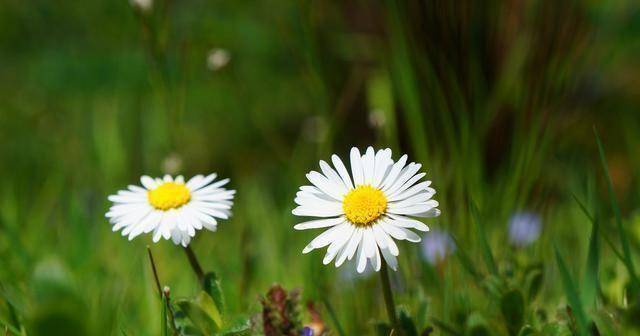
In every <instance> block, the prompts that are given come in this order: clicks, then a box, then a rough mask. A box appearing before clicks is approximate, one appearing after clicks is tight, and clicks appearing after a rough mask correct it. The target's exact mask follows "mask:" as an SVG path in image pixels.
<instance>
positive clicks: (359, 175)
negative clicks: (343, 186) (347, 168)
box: [350, 147, 364, 186]
mask: <svg viewBox="0 0 640 336" xmlns="http://www.w3.org/2000/svg"><path fill="white" fill-rule="evenodd" d="M350 156H351V174H352V175H353V184H354V185H355V186H359V185H361V184H364V171H363V170H362V156H360V151H359V150H358V149H357V148H356V147H353V148H351V154H350Z"/></svg>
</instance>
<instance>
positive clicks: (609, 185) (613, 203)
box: [593, 127, 640, 287]
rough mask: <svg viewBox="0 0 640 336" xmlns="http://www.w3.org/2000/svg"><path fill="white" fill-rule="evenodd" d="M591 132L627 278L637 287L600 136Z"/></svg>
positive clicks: (634, 271) (637, 282) (638, 283)
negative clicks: (605, 185)
mask: <svg viewBox="0 0 640 336" xmlns="http://www.w3.org/2000/svg"><path fill="white" fill-rule="evenodd" d="M593 132H594V134H595V136H596V142H597V143H598V152H599V154H600V164H601V165H602V169H603V170H604V174H605V177H606V180H607V190H608V192H609V201H610V203H611V208H612V209H613V213H614V215H615V218H616V226H617V228H618V236H619V238H620V243H621V244H622V253H623V255H624V264H625V266H626V267H627V271H628V272H629V276H630V277H631V279H632V280H633V283H634V285H635V286H636V287H638V285H640V280H638V276H637V274H636V269H635V266H634V265H633V260H632V259H631V248H630V247H629V238H628V236H627V233H626V231H625V229H624V225H623V224H622V214H621V213H620V207H619V206H618V201H617V200H616V195H615V193H614V192H613V183H612V182H611V175H609V167H608V166H607V158H606V156H605V153H604V146H602V142H601V141H600V136H599V135H598V131H597V130H596V128H595V127H594V128H593Z"/></svg>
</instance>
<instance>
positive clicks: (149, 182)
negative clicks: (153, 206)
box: [140, 175, 158, 190]
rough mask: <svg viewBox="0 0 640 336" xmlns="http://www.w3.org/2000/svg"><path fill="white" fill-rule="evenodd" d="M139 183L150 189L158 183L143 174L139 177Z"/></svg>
mask: <svg viewBox="0 0 640 336" xmlns="http://www.w3.org/2000/svg"><path fill="white" fill-rule="evenodd" d="M140 183H142V185H143V186H144V187H145V188H147V190H152V189H155V188H157V187H158V183H156V181H154V180H153V179H152V178H151V177H149V176H147V175H144V176H142V177H141V178H140Z"/></svg>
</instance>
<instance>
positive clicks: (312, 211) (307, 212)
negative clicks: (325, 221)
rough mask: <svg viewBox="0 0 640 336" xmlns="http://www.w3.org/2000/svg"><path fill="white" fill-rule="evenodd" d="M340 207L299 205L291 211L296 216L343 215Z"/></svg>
mask: <svg viewBox="0 0 640 336" xmlns="http://www.w3.org/2000/svg"><path fill="white" fill-rule="evenodd" d="M343 212H344V211H342V207H340V206H337V207H333V208H312V207H305V206H299V207H297V208H295V209H293V211H291V213H292V214H294V215H296V216H306V217H336V216H340V215H343Z"/></svg>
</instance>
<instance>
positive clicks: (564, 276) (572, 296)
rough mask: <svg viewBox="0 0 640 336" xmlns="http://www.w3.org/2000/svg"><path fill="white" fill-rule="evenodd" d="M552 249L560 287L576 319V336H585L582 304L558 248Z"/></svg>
mask: <svg viewBox="0 0 640 336" xmlns="http://www.w3.org/2000/svg"><path fill="white" fill-rule="evenodd" d="M553 248H554V251H555V255H556V262H557V263H558V269H559V270H560V278H561V280H562V286H563V287H564V292H565V295H566V296H567V300H568V301H569V305H570V306H571V308H572V311H573V315H574V316H575V318H576V323H577V325H578V334H579V335H587V330H588V329H587V325H588V322H587V321H588V320H587V316H586V314H585V313H584V308H583V307H582V302H581V301H580V296H579V295H578V291H577V289H576V284H575V283H574V282H573V279H572V278H571V274H570V273H569V269H568V268H567V265H566V264H565V262H564V260H563V259H562V256H561V255H560V251H558V247H557V246H556V245H555V244H554V246H553Z"/></svg>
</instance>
